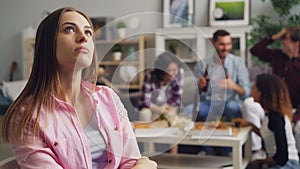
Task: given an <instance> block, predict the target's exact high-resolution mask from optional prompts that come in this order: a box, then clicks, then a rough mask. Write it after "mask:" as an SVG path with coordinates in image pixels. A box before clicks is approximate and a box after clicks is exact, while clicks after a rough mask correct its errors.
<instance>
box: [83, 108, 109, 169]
mask: <svg viewBox="0 0 300 169" xmlns="http://www.w3.org/2000/svg"><path fill="white" fill-rule="evenodd" d="M84 132H85V134H86V136H87V139H88V142H89V146H90V151H91V154H92V165H93V169H100V168H104V167H105V166H106V164H107V161H108V160H107V153H106V147H107V145H106V143H105V140H104V139H103V136H102V133H101V132H100V130H99V129H98V124H97V118H96V113H94V114H93V117H92V119H91V120H90V121H89V123H88V125H87V126H86V127H85V128H84Z"/></svg>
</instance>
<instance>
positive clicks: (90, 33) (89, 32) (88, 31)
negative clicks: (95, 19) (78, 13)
mask: <svg viewBox="0 0 300 169" xmlns="http://www.w3.org/2000/svg"><path fill="white" fill-rule="evenodd" d="M85 34H87V35H88V36H93V32H92V31H91V30H86V31H85Z"/></svg>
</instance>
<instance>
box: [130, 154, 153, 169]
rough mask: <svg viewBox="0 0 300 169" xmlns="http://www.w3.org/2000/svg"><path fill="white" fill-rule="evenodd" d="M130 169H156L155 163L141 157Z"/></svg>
mask: <svg viewBox="0 0 300 169" xmlns="http://www.w3.org/2000/svg"><path fill="white" fill-rule="evenodd" d="M132 169H157V163H156V162H155V161H152V160H150V159H149V158H148V157H145V156H143V157H141V158H140V159H138V161H137V162H136V165H135V166H134V167H133V168H132Z"/></svg>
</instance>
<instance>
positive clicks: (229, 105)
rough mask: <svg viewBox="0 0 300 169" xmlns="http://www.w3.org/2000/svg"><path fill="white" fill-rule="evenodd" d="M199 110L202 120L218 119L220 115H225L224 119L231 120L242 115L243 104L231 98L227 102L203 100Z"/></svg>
mask: <svg viewBox="0 0 300 169" xmlns="http://www.w3.org/2000/svg"><path fill="white" fill-rule="evenodd" d="M223 108H224V109H223ZM199 110H200V120H202V121H205V120H209V121H211V120H216V118H218V117H223V118H224V120H226V121H231V119H232V118H237V117H242V116H241V105H240V103H239V102H238V101H234V100H229V101H226V102H225V103H224V102H222V101H210V100H207V101H203V102H200V107H199ZM222 112H223V113H222Z"/></svg>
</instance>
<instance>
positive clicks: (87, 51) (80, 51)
mask: <svg viewBox="0 0 300 169" xmlns="http://www.w3.org/2000/svg"><path fill="white" fill-rule="evenodd" d="M75 51H76V52H79V53H89V49H88V48H86V47H78V48H76V49H75Z"/></svg>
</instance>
